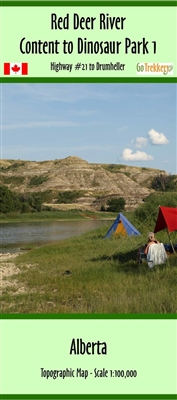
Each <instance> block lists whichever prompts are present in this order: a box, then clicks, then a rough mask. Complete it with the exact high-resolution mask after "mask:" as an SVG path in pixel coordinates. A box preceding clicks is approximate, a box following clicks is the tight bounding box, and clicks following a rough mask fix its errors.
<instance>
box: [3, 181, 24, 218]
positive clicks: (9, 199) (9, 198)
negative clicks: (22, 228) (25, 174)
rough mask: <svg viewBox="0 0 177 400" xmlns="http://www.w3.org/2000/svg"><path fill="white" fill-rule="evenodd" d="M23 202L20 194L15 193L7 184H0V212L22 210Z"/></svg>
mask: <svg viewBox="0 0 177 400" xmlns="http://www.w3.org/2000/svg"><path fill="white" fill-rule="evenodd" d="M20 210H21V203H20V201H19V198H18V195H17V194H16V193H13V192H12V191H11V190H10V189H8V187H7V186H0V212H1V213H4V214H6V213H8V212H13V211H20Z"/></svg>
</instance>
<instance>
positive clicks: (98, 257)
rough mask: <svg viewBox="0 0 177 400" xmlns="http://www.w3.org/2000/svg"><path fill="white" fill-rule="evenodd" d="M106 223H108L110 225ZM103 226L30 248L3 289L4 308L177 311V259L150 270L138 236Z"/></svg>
mask: <svg viewBox="0 0 177 400" xmlns="http://www.w3.org/2000/svg"><path fill="white" fill-rule="evenodd" d="M109 225H110V224H109ZM106 231H107V228H106V227H104V228H101V229H99V230H96V231H93V232H89V233H86V234H84V235H82V236H81V237H76V238H72V239H68V240H63V241H59V242H58V243H57V244H56V243H55V244H51V245H47V246H43V247H39V248H34V249H32V250H29V251H28V252H26V253H25V254H23V255H20V256H18V257H17V258H16V259H15V263H16V265H17V266H18V268H20V273H19V274H18V275H14V277H11V282H12V284H13V281H14V280H15V281H18V285H19V287H22V288H24V290H25V292H24V293H20V292H17V287H16V286H15V285H14V286H11V287H8V288H6V289H5V290H4V293H3V296H2V306H1V310H2V312H3V313H155V314H156V313H162V314H164V313H176V312H177V295H176V287H177V258H176V256H171V257H170V258H169V259H168V262H167V264H166V265H164V266H159V267H158V266H157V267H156V268H155V269H154V270H152V271H151V270H150V271H149V270H148V267H147V264H146V262H143V263H142V264H141V265H140V266H138V265H137V262H136V253H137V247H138V246H139V245H140V242H141V241H142V237H141V238H140V237H137V238H133V237H132V238H131V237H130V238H128V239H125V238H122V237H119V238H117V239H115V238H113V239H103V236H104V234H105V233H106Z"/></svg>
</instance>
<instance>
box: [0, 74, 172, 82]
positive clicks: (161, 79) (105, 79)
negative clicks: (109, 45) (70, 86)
mask: <svg viewBox="0 0 177 400" xmlns="http://www.w3.org/2000/svg"><path fill="white" fill-rule="evenodd" d="M0 83H177V77H169V78H168V77H159V78H158V77H151V78H149V77H148V78H146V77H144V78H136V77H135V78H126V77H125V78H124V77H122V78H120V77H119V78H108V77H103V78H97V77H93V78H77V77H76V78H75V77H73V78H67V77H64V78H57V77H56V78H49V77H48V78H47V77H46V78H41V77H39V78H36V77H34V78H32V77H31V78H24V77H20V78H19V77H8V78H6V77H4V76H3V77H1V78H0Z"/></svg>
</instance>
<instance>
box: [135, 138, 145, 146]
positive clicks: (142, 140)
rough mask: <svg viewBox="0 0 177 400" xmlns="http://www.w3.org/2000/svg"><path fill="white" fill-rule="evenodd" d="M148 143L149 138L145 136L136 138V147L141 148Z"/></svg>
mask: <svg viewBox="0 0 177 400" xmlns="http://www.w3.org/2000/svg"><path fill="white" fill-rule="evenodd" d="M146 144H147V139H146V138H144V137H137V138H136V143H135V146H136V147H139V148H141V147H143V146H146Z"/></svg>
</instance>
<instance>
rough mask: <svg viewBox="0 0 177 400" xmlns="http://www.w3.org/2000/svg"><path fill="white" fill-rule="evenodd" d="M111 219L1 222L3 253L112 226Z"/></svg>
mask: <svg viewBox="0 0 177 400" xmlns="http://www.w3.org/2000/svg"><path fill="white" fill-rule="evenodd" d="M111 223H112V222H111V221H99V220H88V221H87V220H82V221H57V222H30V223H10V224H1V225H0V230H1V238H0V240H1V250H0V252H1V253H7V252H8V253H9V252H18V251H19V250H20V248H21V247H22V246H24V245H26V244H30V243H31V244H34V243H36V244H39V245H42V244H46V243H50V242H55V241H58V240H62V239H67V238H70V237H72V236H78V235H81V234H83V233H85V232H88V231H91V230H94V229H97V228H100V227H102V226H105V225H106V226H107V227H108V228H109V225H110V226H111Z"/></svg>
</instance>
